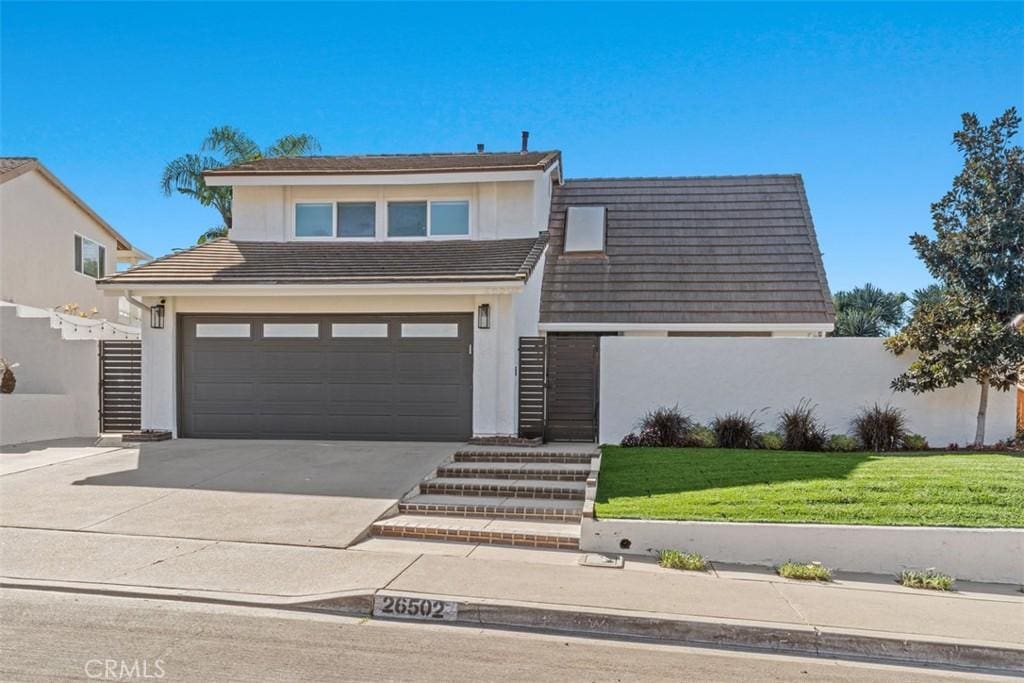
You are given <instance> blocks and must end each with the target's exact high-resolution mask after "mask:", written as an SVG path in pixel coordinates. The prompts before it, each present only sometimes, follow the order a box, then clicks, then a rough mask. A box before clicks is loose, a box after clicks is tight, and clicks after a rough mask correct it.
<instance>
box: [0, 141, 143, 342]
mask: <svg viewBox="0 0 1024 683" xmlns="http://www.w3.org/2000/svg"><path fill="white" fill-rule="evenodd" d="M0 228H2V229H0V301H6V302H9V303H16V304H22V305H26V306H34V307H36V308H44V309H53V308H55V307H57V306H64V305H68V304H77V305H78V307H79V308H80V309H81V310H82V311H92V310H93V309H95V310H96V313H95V317H97V318H106V319H107V320H110V321H112V322H118V320H119V317H120V319H121V322H125V323H128V322H130V321H129V320H128V319H127V318H126V316H125V315H123V313H124V312H123V311H121V310H120V309H119V305H118V301H117V300H116V299H114V298H111V297H109V296H104V295H103V292H100V291H98V290H97V289H96V284H95V282H96V280H97V279H99V278H102V277H105V276H107V275H111V274H113V273H115V272H116V271H117V269H118V266H119V265H127V266H133V265H136V264H137V263H139V262H140V261H143V260H145V259H148V258H149V256H148V255H146V254H145V253H144V252H141V251H139V250H138V249H136V248H134V247H132V245H131V243H130V242H129V241H128V240H127V239H126V238H125V237H124V236H123V235H121V234H120V233H119V232H117V231H116V230H114V228H112V227H111V226H110V224H109V223H107V222H106V221H105V220H103V219H102V218H101V217H100V216H99V215H98V214H97V213H96V212H95V211H93V210H92V209H91V208H89V206H88V205H87V204H86V203H85V202H84V201H82V199H81V198H79V197H78V195H76V194H75V193H74V192H72V191H71V190H69V189H68V188H67V186H66V185H64V183H62V182H61V181H60V180H59V179H58V178H57V177H56V176H55V175H53V173H51V172H50V171H49V170H48V169H47V168H46V167H45V166H43V164H41V163H40V162H39V161H38V160H37V159H34V158H31V157H0ZM136 318H137V314H136Z"/></svg>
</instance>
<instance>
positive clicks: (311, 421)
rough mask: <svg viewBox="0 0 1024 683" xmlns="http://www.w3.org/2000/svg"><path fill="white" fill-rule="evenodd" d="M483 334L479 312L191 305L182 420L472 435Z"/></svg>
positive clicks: (221, 426) (321, 430)
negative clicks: (240, 311) (194, 309)
mask: <svg viewBox="0 0 1024 683" xmlns="http://www.w3.org/2000/svg"><path fill="white" fill-rule="evenodd" d="M472 342H473V319H472V315H469V314H467V315H450V314H445V315H440V314H439V315H389V316H338V315H333V316H330V315H326V316H325V315H318V316H223V315H220V316H213V315H202V316H199V315H186V316H182V317H181V318H180V320H179V348H180V349H181V365H180V367H181V393H180V396H181V401H180V408H181V410H180V415H181V425H180V431H181V434H182V435H183V436H191V437H224V438H226V437H235V438H287V439H377V440H385V439H394V440H432V441H448V440H452V441H458V440H465V439H468V438H469V437H470V436H471V435H472V431H473V424H472V414H473V408H472V406H473V395H472V394H473V359H472V355H471V353H472V350H471V344H472Z"/></svg>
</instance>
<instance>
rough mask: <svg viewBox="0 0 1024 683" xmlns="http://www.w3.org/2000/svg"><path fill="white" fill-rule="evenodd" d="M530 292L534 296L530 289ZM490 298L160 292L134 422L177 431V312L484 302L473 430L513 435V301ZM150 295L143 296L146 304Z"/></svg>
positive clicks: (443, 308) (447, 306) (437, 309)
mask: <svg viewBox="0 0 1024 683" xmlns="http://www.w3.org/2000/svg"><path fill="white" fill-rule="evenodd" d="M534 294H535V293H534ZM521 296H522V294H521V293H520V294H495V295H480V296H470V295H447V296H446V295H438V296H414V295H351V296H250V297H240V296H230V297H228V296H190V297H166V298H165V306H166V321H165V327H164V329H162V330H154V329H152V328H150V327H149V326H148V325H145V326H144V327H143V329H142V426H143V427H144V428H147V429H169V430H171V431H172V432H176V430H177V398H176V392H177V352H176V327H175V326H176V317H177V315H179V314H184V313H261V314H270V313H294V314H303V313H309V314H320V313H474V314H475V312H476V310H477V306H478V305H479V304H481V303H489V304H490V306H491V327H490V329H487V330H481V329H478V328H476V327H475V326H474V330H473V334H474V340H473V433H474V434H475V435H477V436H494V435H510V434H514V433H515V425H516V415H515V408H516V404H515V387H516V381H515V362H516V361H515V358H516V349H517V339H518V337H517V336H516V329H517V322H516V304H515V301H516V298H517V297H521ZM158 301H159V299H158V298H147V299H145V302H146V303H147V304H153V303H157V302H158Z"/></svg>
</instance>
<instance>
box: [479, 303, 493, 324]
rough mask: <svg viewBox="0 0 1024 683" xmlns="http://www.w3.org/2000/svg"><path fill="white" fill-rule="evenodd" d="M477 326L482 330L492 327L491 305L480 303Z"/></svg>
mask: <svg viewBox="0 0 1024 683" xmlns="http://www.w3.org/2000/svg"><path fill="white" fill-rule="evenodd" d="M476 326H477V327H479V328H480V329H481V330H489V329H491V305H490V304H480V306H479V307H477V309H476Z"/></svg>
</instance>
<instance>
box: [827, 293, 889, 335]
mask: <svg viewBox="0 0 1024 683" xmlns="http://www.w3.org/2000/svg"><path fill="white" fill-rule="evenodd" d="M832 299H833V302H834V304H835V308H836V331H835V335H836V336H837V337H884V336H886V335H887V334H889V333H890V332H892V331H893V330H895V329H897V328H898V327H899V326H900V325H901V324H903V321H904V320H905V319H906V312H905V311H904V310H903V306H904V304H906V303H907V295H906V294H904V293H903V292H886V291H884V290H882V289H880V288H879V287H876V286H874V285H873V284H871V283H870V282H868V283H867V284H865V285H864V286H863V287H854V288H853V289H851V290H849V291H844V292H836V293H835V296H833V297H832Z"/></svg>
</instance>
